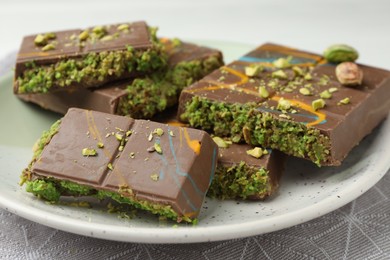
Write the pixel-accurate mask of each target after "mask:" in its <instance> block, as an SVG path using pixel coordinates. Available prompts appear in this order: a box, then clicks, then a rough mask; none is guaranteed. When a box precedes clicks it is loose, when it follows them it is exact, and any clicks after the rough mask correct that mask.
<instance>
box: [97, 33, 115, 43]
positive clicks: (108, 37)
mask: <svg viewBox="0 0 390 260" xmlns="http://www.w3.org/2000/svg"><path fill="white" fill-rule="evenodd" d="M113 39H114V36H112V35H106V36H104V37H103V38H101V39H100V40H101V41H102V42H105V41H112V40H113Z"/></svg>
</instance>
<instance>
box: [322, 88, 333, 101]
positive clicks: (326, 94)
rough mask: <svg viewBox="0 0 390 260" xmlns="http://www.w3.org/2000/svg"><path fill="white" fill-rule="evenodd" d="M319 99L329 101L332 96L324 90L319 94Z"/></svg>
mask: <svg viewBox="0 0 390 260" xmlns="http://www.w3.org/2000/svg"><path fill="white" fill-rule="evenodd" d="M320 97H321V98H325V99H329V98H331V97H332V94H331V93H330V92H329V90H324V91H322V92H321V93H320Z"/></svg>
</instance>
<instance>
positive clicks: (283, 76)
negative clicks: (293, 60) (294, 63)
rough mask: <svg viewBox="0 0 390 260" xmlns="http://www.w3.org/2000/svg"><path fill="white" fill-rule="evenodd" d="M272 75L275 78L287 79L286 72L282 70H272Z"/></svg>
mask: <svg viewBox="0 0 390 260" xmlns="http://www.w3.org/2000/svg"><path fill="white" fill-rule="evenodd" d="M272 77H273V78H276V79H287V74H286V72H284V71H283V70H277V71H274V72H272Z"/></svg>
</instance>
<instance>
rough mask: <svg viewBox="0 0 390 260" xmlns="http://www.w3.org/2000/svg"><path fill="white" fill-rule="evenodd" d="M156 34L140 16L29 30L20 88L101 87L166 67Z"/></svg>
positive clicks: (33, 90)
mask: <svg viewBox="0 0 390 260" xmlns="http://www.w3.org/2000/svg"><path fill="white" fill-rule="evenodd" d="M155 34H156V30H155V29H153V28H149V27H148V26H147V24H146V23H145V22H134V23H126V24H117V25H107V26H96V27H94V28H87V29H85V30H80V29H76V30H67V31H60V32H56V33H46V34H38V35H30V36H26V37H25V38H24V39H23V42H22V45H21V47H20V50H19V53H18V56H17V60H16V68H15V80H14V92H15V93H16V94H20V93H47V92H51V91H56V90H57V91H58V90H61V89H75V88H80V87H98V86H101V85H103V84H104V83H106V82H109V81H112V80H117V79H124V78H129V77H132V76H135V75H140V74H141V75H142V74H145V73H150V72H152V71H155V70H158V69H160V68H163V67H165V66H166V57H165V55H164V53H163V51H162V48H161V45H160V44H159V41H158V39H157V38H156V35H155Z"/></svg>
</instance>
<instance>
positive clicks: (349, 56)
mask: <svg viewBox="0 0 390 260" xmlns="http://www.w3.org/2000/svg"><path fill="white" fill-rule="evenodd" d="M324 57H325V59H326V60H327V61H329V62H331V63H341V62H344V61H355V60H357V58H358V57H359V53H358V52H357V50H355V49H354V48H353V47H351V46H348V45H346V44H335V45H332V46H329V47H328V48H327V49H326V50H325V51H324Z"/></svg>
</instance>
